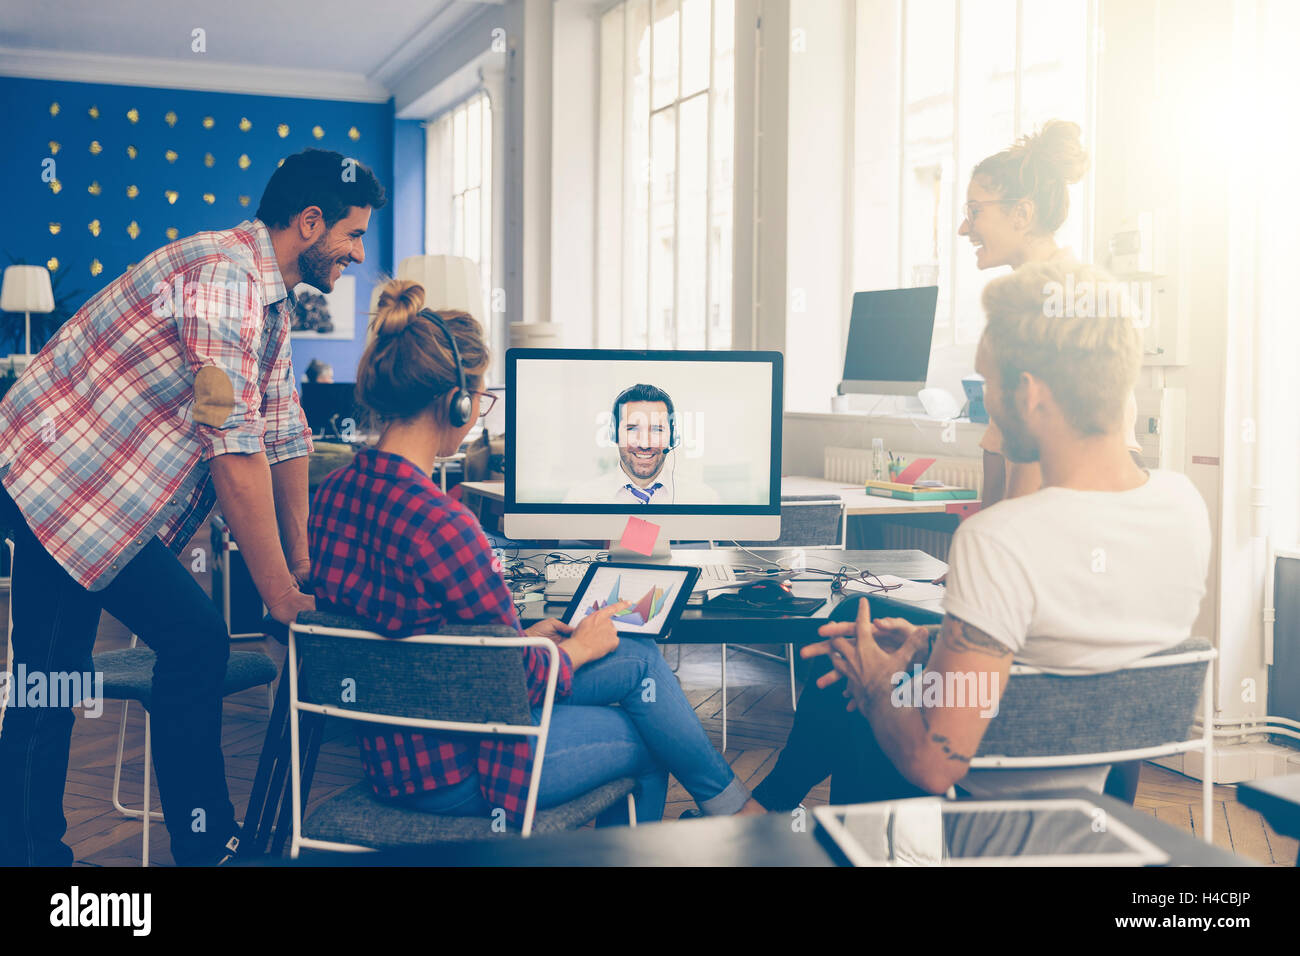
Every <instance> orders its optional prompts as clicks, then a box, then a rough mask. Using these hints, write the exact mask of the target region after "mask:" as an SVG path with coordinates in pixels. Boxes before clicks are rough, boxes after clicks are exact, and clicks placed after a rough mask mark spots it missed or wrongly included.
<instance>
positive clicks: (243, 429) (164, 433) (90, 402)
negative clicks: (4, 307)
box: [0, 220, 312, 591]
mask: <svg viewBox="0 0 1300 956" xmlns="http://www.w3.org/2000/svg"><path fill="white" fill-rule="evenodd" d="M292 312H293V300H292V297H291V296H289V294H288V292H287V291H286V290H285V287H284V279H283V278H282V277H281V275H280V267H279V265H278V264H277V263H276V259H275V248H274V247H273V246H272V245H271V234H270V232H268V231H267V228H266V226H265V225H263V224H262V223H261V222H260V221H258V220H253V221H252V222H243V223H240V224H239V225H238V226H236V227H235V228H234V229H226V230H223V231H221V232H200V233H197V234H196V235H193V236H188V237H186V238H185V239H181V240H179V241H177V242H173V243H170V244H169V245H166V246H163V247H162V248H161V249H158V250H157V251H155V252H153V253H151V254H150V255H148V256H146V257H145V258H144V259H142V260H141V261H140V262H139V263H137V264H136V265H135V266H134V267H133V268H132V269H131V270H130V271H129V272H127V273H126V274H125V275H122V276H119V277H118V278H117V279H115V280H114V281H112V282H110V283H109V284H108V285H107V286H105V287H104V289H103V290H102V291H101V292H100V293H99V294H98V295H96V296H94V297H93V298H91V299H90V300H89V301H88V302H87V303H86V304H85V305H83V306H82V307H81V309H80V310H78V312H77V314H76V315H74V316H73V317H72V318H71V319H69V320H68V321H67V322H66V323H65V324H64V325H63V327H62V328H61V329H59V331H58V333H57V334H56V335H55V336H54V338H52V339H50V341H49V342H48V343H46V345H45V347H44V348H43V349H41V352H40V354H39V355H38V356H36V358H35V359H33V360H32V363H31V365H29V366H28V367H27V369H26V370H25V371H24V372H23V374H22V375H21V376H19V378H18V381H17V382H16V383H15V384H14V386H13V387H12V388H11V389H9V392H8V394H7V395H5V397H4V401H3V402H0V475H3V479H4V485H5V488H6V489H7V490H8V492H9V494H10V496H11V497H12V498H13V500H14V502H15V503H16V504H17V505H18V508H19V510H21V511H22V513H23V517H24V518H25V519H26V521H27V524H28V525H29V526H30V527H31V529H32V533H33V534H35V535H36V537H37V538H38V539H40V542H41V544H42V545H44V546H45V550H46V551H48V552H49V553H50V555H51V556H52V557H53V558H54V559H55V560H56V561H58V562H59V564H60V565H62V566H63V568H64V569H65V570H66V571H67V572H68V574H70V575H71V576H72V578H73V579H74V580H75V581H76V582H77V583H78V584H80V585H81V586H82V587H84V588H86V589H88V590H91V591H97V590H100V589H101V588H104V587H106V586H107V585H108V584H109V582H110V581H112V579H113V578H114V576H115V575H116V574H117V573H118V571H119V570H121V569H122V568H123V567H125V566H126V564H127V562H129V561H130V560H131V559H132V558H133V557H135V555H136V554H137V553H138V552H139V551H140V550H141V549H142V548H143V547H144V546H145V545H146V544H148V543H149V541H150V540H151V539H152V538H153V537H154V536H155V535H156V536H157V537H158V538H160V539H161V540H162V542H163V544H165V545H167V546H168V547H170V548H171V549H172V550H174V551H179V549H180V548H183V547H184V546H185V544H186V543H187V542H188V541H189V540H190V539H191V538H192V537H194V533H195V531H197V530H198V528H199V525H200V524H202V523H203V521H204V519H205V518H207V516H208V513H209V512H210V511H211V510H212V506H213V504H214V503H215V502H216V493H215V492H214V491H213V488H212V481H211V476H210V474H209V472H208V462H209V461H210V460H211V459H212V458H214V457H216V456H217V455H225V454H230V453H235V454H253V453H256V452H262V451H265V452H266V457H267V460H268V461H270V462H271V464H275V463H276V462H280V461H284V460H286V459H289V458H296V457H300V456H302V455H306V454H308V453H309V452H310V451H311V450H312V446H311V429H309V428H308V427H307V420H306V418H305V417H304V416H303V413H302V408H301V406H300V405H299V403H298V390H297V388H296V386H295V384H294V374H293V367H292V364H291V362H290V357H289V326H290V324H291V323H290V319H291V315H292ZM207 366H215V368H216V369H217V370H219V372H220V373H221V374H220V376H219V378H224V379H225V380H226V381H228V382H229V384H230V386H231V392H232V396H233V397H232V401H231V403H230V406H229V408H228V409H223V411H228V414H227V416H226V418H225V421H223V422H222V423H221V424H220V425H211V424H204V423H202V422H199V421H195V418H194V406H195V385H194V382H195V376H196V373H198V371H199V370H200V369H202V368H205V367H207ZM200 417H202V416H200Z"/></svg>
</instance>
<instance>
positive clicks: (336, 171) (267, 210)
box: [257, 149, 388, 229]
mask: <svg viewBox="0 0 1300 956" xmlns="http://www.w3.org/2000/svg"><path fill="white" fill-rule="evenodd" d="M387 202H388V197H387V196H385V195H384V187H383V186H382V185H380V183H379V180H378V179H376V178H375V174H374V173H373V172H371V171H370V169H369V167H367V166H364V165H362V164H361V163H360V162H358V161H357V160H355V159H350V158H349V157H346V156H344V155H343V154H342V153H336V152H334V151H333V150H330V149H304V150H303V151H302V152H301V153H295V154H294V155H292V156H289V157H287V158H286V159H285V161H284V165H282V166H281V167H280V168H279V169H277V170H276V171H275V172H274V173H272V174H271V181H270V182H268V183H267V184H266V190H265V191H264V192H263V193H262V201H261V202H260V203H259V204H258V206H257V218H258V219H260V220H262V222H264V223H266V224H267V225H268V226H271V227H272V228H274V229H284V228H285V227H287V226H288V225H289V223H290V222H292V221H293V217H294V216H296V215H298V213H300V212H302V211H303V210H304V209H306V208H307V207H308V206H319V207H320V211H321V212H322V213H323V214H324V216H325V225H326V226H327V227H328V226H333V225H334V224H335V223H336V222H338V221H339V220H340V219H342V218H343V217H344V216H346V215H347V214H348V207H350V206H369V207H370V208H371V209H382V208H383V206H384V205H385V204H386V203H387Z"/></svg>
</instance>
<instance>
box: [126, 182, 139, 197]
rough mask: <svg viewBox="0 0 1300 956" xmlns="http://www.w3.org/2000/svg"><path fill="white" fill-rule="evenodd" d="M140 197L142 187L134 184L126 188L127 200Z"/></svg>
mask: <svg viewBox="0 0 1300 956" xmlns="http://www.w3.org/2000/svg"><path fill="white" fill-rule="evenodd" d="M138 195H140V187H139V186H137V185H136V184H135V183H132V184H131V185H130V186H127V187H126V198H127V199H134V198H135V197H136V196H138Z"/></svg>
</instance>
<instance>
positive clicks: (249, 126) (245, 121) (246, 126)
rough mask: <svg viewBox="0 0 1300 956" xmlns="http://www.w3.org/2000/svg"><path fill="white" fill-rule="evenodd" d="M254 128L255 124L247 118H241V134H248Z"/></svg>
mask: <svg viewBox="0 0 1300 956" xmlns="http://www.w3.org/2000/svg"><path fill="white" fill-rule="evenodd" d="M252 128H253V124H252V123H250V122H249V121H248V117H247V116H241V117H240V118H239V131H240V132H241V133H247V132H248V131H249V130H250V129H252Z"/></svg>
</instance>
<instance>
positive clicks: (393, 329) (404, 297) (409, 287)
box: [373, 279, 424, 338]
mask: <svg viewBox="0 0 1300 956" xmlns="http://www.w3.org/2000/svg"><path fill="white" fill-rule="evenodd" d="M423 308H424V286H422V285H420V283H418V282H415V281H413V280H411V279H390V280H388V282H387V283H385V284H384V288H383V290H382V291H381V292H380V293H379V305H378V307H377V308H376V310H375V317H374V320H373V328H374V330H375V335H376V337H379V338H387V337H389V336H393V335H400V334H401V333H402V332H404V331H405V330H406V327H407V326H408V325H409V324H410V322H411V320H412V319H413V318H415V317H416V316H417V315H419V314H420V310H421V309H423Z"/></svg>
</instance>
